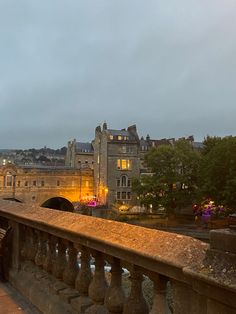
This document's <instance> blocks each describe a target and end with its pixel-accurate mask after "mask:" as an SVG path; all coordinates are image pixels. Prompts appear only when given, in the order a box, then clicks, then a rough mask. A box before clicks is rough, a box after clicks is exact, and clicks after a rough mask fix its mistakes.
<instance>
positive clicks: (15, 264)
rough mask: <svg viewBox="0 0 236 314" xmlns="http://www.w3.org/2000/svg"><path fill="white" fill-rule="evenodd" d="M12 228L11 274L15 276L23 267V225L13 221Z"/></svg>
mask: <svg viewBox="0 0 236 314" xmlns="http://www.w3.org/2000/svg"><path fill="white" fill-rule="evenodd" d="M10 226H11V228H12V239H13V241H12V252H11V266H12V267H11V272H12V273H13V276H14V274H15V273H17V272H18V271H19V270H20V266H21V245H22V225H19V224H18V223H17V222H14V221H11V222H10Z"/></svg>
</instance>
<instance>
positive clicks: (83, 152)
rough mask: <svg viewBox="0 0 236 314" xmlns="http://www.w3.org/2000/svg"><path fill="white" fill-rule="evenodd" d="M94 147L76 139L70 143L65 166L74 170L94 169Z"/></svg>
mask: <svg viewBox="0 0 236 314" xmlns="http://www.w3.org/2000/svg"><path fill="white" fill-rule="evenodd" d="M93 162H94V157H93V146H92V144H91V143H82V142H76V139H74V140H73V141H69V142H68V146H67V152H66V158H65V165H66V166H68V167H72V168H77V169H81V168H90V169H93Z"/></svg>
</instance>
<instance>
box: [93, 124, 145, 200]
mask: <svg viewBox="0 0 236 314" xmlns="http://www.w3.org/2000/svg"><path fill="white" fill-rule="evenodd" d="M92 144H93V149H94V187H95V194H96V197H97V198H98V199H99V201H100V202H101V203H103V204H107V205H108V206H110V205H112V204H115V203H118V204H120V205H127V206H131V205H132V204H135V196H134V195H133V194H132V190H131V182H132V178H133V177H139V174H140V163H139V137H138V133H137V129H136V125H132V126H129V127H128V128H127V129H122V130H113V129H108V128H107V124H106V123H104V124H103V126H102V128H101V126H98V127H97V128H96V130H95V139H94V141H93V142H92Z"/></svg>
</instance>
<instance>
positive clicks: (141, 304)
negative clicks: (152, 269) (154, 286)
mask: <svg viewBox="0 0 236 314" xmlns="http://www.w3.org/2000/svg"><path fill="white" fill-rule="evenodd" d="M130 280H131V291H130V295H129V297H128V298H127V300H126V302H125V305H124V311H123V314H147V313H148V305H147V303H146V300H145V299H144V297H143V292H142V281H143V275H142V273H141V271H140V270H139V269H138V267H136V266H133V268H132V270H131V276H130Z"/></svg>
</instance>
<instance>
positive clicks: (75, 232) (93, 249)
mask: <svg viewBox="0 0 236 314" xmlns="http://www.w3.org/2000/svg"><path fill="white" fill-rule="evenodd" d="M0 219H1V221H2V226H5V228H7V227H8V228H9V227H10V230H11V231H10V234H9V237H8V245H7V246H6V248H5V249H6V255H5V259H8V261H7V262H6V263H5V276H6V278H7V279H8V281H9V282H10V283H11V285H12V286H14V287H15V288H16V289H18V290H19V291H20V293H21V294H22V295H23V296H24V297H25V298H27V299H28V300H29V301H30V302H31V303H32V304H34V305H35V306H36V307H37V308H38V309H39V310H40V311H41V312H42V313H50V314H62V313H63V314H64V313H86V314H95V313H97V314H99V313H101V314H102V313H107V314H108V313H114V314H115V313H120V314H121V313H123V314H147V313H149V314H158V313H159V314H163V313H174V314H233V313H234V314H235V313H236V241H235V240H236V231H235V230H233V229H232V230H231V229H224V230H214V231H211V237H210V245H208V244H206V243H203V242H201V241H199V240H196V239H193V238H191V237H187V236H182V235H177V234H173V233H168V232H164V231H158V230H153V229H146V228H143V227H139V226H133V225H128V224H126V223H120V222H115V221H109V220H103V219H100V218H95V217H89V216H83V215H78V214H75V213H70V212H63V211H57V210H52V209H49V208H42V207H37V206H36V205H34V206H32V205H28V204H21V203H15V202H10V201H4V200H1V201H0ZM110 269H111V271H109V272H107V270H110ZM127 274H128V275H127Z"/></svg>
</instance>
